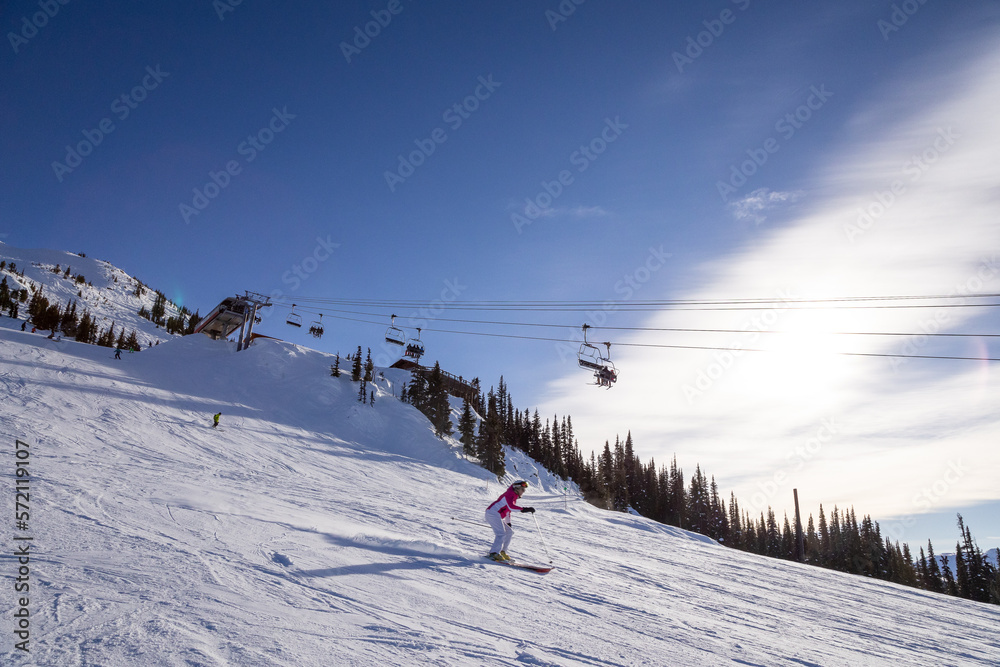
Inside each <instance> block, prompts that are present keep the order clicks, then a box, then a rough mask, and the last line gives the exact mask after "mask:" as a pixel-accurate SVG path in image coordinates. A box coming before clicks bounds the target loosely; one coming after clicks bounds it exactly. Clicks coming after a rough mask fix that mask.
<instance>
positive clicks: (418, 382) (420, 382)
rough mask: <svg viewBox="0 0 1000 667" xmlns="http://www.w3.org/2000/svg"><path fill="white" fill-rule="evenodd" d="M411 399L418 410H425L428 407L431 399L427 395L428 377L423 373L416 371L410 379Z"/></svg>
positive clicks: (411, 402) (411, 403)
mask: <svg viewBox="0 0 1000 667" xmlns="http://www.w3.org/2000/svg"><path fill="white" fill-rule="evenodd" d="M409 400H410V405H412V406H413V407H415V408H416V409H417V410H420V411H421V412H424V411H425V410H426V409H427V402H428V400H429V398H428V395H427V378H425V377H424V375H423V374H422V373H418V372H415V373H413V375H412V377H411V379H410V390H409Z"/></svg>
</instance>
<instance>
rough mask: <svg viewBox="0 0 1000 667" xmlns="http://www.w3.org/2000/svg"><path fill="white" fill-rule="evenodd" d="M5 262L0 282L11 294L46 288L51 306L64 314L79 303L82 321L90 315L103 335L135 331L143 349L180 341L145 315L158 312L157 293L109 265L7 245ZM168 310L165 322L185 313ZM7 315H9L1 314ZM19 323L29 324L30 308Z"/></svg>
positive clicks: (1, 256) (2, 248)
mask: <svg viewBox="0 0 1000 667" xmlns="http://www.w3.org/2000/svg"><path fill="white" fill-rule="evenodd" d="M0 261H2V262H5V266H4V268H3V269H2V271H0V277H5V278H6V279H7V285H8V288H9V289H10V290H12V291H13V290H20V289H26V290H28V291H29V293H30V292H31V289H32V288H36V289H37V288H39V287H40V288H42V289H43V292H42V293H43V295H44V296H45V297H46V298H47V299H48V300H49V301H50V303H53V304H58V305H59V307H60V309H61V308H63V307H64V306H65V305H66V304H68V303H70V302H71V301H73V300H75V301H76V302H77V314H78V315H82V314H83V311H84V309H88V310H89V311H90V313H91V316H92V317H94V318H95V319H96V322H97V327H98V329H100V330H104V329H106V328H107V327H108V326H110V325H111V324H112V323H114V325H115V331H116V332H117V331H120V330H121V329H122V327H124V328H125V331H126V333H128V332H131V331H132V330H135V331H136V332H137V335H138V339H139V342H140V343H141V345H142V347H143V348H148V347H149V346H150V345H156V344H157V343H160V342H163V341H166V340H169V339H170V338H173V337H174V336H173V335H172V334H168V333H167V332H166V331H165V330H164V328H163V327H162V326H158V325H157V324H154V323H153V322H151V321H150V320H149V319H146V318H144V317H141V316H140V315H139V312H140V310H142V309H145V310H146V311H147V312H151V311H152V308H153V305H154V303H155V302H156V297H157V294H156V291H155V288H154V287H150V286H145V285H143V284H142V283H141V281H140V280H139V279H137V278H135V277H133V276H130V275H128V274H127V273H125V272H124V271H122V270H121V269H119V268H117V267H115V266H113V265H112V264H110V263H108V262H106V261H103V260H99V259H93V258H90V257H83V256H81V255H77V254H74V253H71V252H64V251H60V250H39V249H33V250H25V249H22V248H15V247H13V246H9V245H7V244H5V243H2V242H0ZM12 265H13V267H14V269H13V270H12V269H11V266H12ZM56 268H58V273H56V272H55V270H56ZM67 271H68V272H69V273H68V275H67ZM22 274H23V276H22ZM164 306H165V311H166V312H165V314H164V318H169V317H176V316H177V315H178V314H179V313H180V309H179V308H178V307H177V306H176V305H174V304H173V303H170V302H169V301H167V302H166V303H165V304H164ZM7 314H8V313H7V312H6V310H4V311H3V312H2V313H0V315H3V316H6V315H7ZM18 317H19V319H21V320H24V319H26V318H27V304H26V303H25V304H21V305H20V308H19V315H18Z"/></svg>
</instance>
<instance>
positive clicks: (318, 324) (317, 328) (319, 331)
mask: <svg viewBox="0 0 1000 667" xmlns="http://www.w3.org/2000/svg"><path fill="white" fill-rule="evenodd" d="M309 333H311V334H312V335H313V336H315V337H316V338H322V337H323V314H322V313H320V316H319V320H317V321H315V322H313V323H312V324H310V325H309Z"/></svg>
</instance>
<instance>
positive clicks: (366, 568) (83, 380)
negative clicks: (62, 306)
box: [0, 318, 1000, 667]
mask: <svg viewBox="0 0 1000 667" xmlns="http://www.w3.org/2000/svg"><path fill="white" fill-rule="evenodd" d="M19 324H20V323H19V322H14V321H12V320H10V319H9V318H0V382H2V391H3V403H2V408H0V446H2V447H3V448H4V449H5V451H6V455H5V456H4V457H3V460H4V461H6V463H5V464H4V466H3V470H2V474H3V480H4V482H3V483H4V487H5V489H6V491H5V493H4V495H5V497H6V498H7V500H6V501H5V507H6V509H5V510H4V516H5V519H4V520H3V522H2V524H0V525H2V526H3V529H4V530H3V533H4V535H5V538H4V542H5V547H4V548H3V550H2V552H3V554H4V555H3V557H2V558H0V571H2V572H0V573H2V577H3V580H4V581H5V582H6V583H5V584H4V585H3V587H2V592H0V600H2V602H0V605H2V607H0V608H3V609H5V610H6V611H5V612H4V613H3V621H2V624H0V638H2V642H3V643H2V645H0V646H2V648H0V663H2V664H3V665H44V666H45V667H53V666H56V665H102V666H105V667H115V666H125V665H128V666H133V665H287V666H289V667H293V666H294V667H302V666H304V665H323V666H328V665H382V666H389V665H449V666H452V665H511V664H521V665H730V664H736V665H768V666H771V665H796V666H801V665H852V666H853V665H896V666H899V665H997V664H998V663H1000V632H998V628H1000V607H995V606H988V605H982V604H976V603H972V602H968V601H964V600H958V599H955V598H949V597H945V596H939V595H934V594H930V593H926V592H921V591H917V590H913V589H908V588H905V587H901V586H896V585H893V584H888V583H883V582H879V581H872V580H866V579H862V578H859V577H852V576H848V575H844V574H840V573H836V572H830V571H826V570H822V569H818V568H813V567H806V566H801V565H798V564H794V563H788V562H783V561H777V560H770V559H767V558H762V557H758V556H754V555H750V554H745V553H741V552H738V551H735V550H731V549H727V548H724V547H721V546H719V545H716V544H714V543H711V542H710V541H707V540H705V539H704V538H702V537H700V536H697V535H693V534H691V533H687V532H684V531H681V530H677V529H673V528H670V527H667V526H663V525H660V524H657V523H654V522H652V521H649V520H646V519H643V518H641V517H636V516H630V515H626V514H620V513H612V512H607V511H602V510H598V509H596V508H594V507H591V506H589V505H587V504H586V503H584V502H583V501H582V500H581V499H580V498H579V496H578V495H577V493H576V490H575V489H574V488H572V487H569V488H568V489H567V488H566V486H567V485H565V484H564V483H562V482H560V481H559V480H556V479H555V478H553V477H551V476H550V475H549V474H548V473H546V472H545V471H544V470H542V469H540V468H539V467H538V466H536V465H535V464H534V463H533V462H532V461H530V460H529V459H527V458H525V457H524V456H523V455H520V454H518V453H513V452H508V465H509V471H510V473H511V474H510V476H508V478H507V479H506V481H507V482H509V481H510V480H512V479H514V477H515V476H516V477H524V478H526V479H528V481H529V482H530V483H531V488H530V489H529V491H528V493H527V495H526V496H525V498H524V499H523V502H525V503H526V504H529V505H532V506H534V507H536V508H537V510H538V512H537V514H536V515H535V518H537V520H538V525H539V526H541V531H542V533H541V534H539V532H538V530H537V528H536V526H535V521H534V520H533V518H532V517H531V516H530V515H522V514H516V515H515V516H514V526H515V528H516V531H517V532H516V535H515V538H514V542H513V545H512V547H511V552H512V553H513V554H514V555H515V556H516V557H517V558H518V559H521V560H524V561H531V562H537V563H547V562H548V561H549V558H550V556H551V560H552V561H553V562H554V565H555V569H554V570H553V571H552V572H551V573H549V574H545V575H540V574H536V573H534V572H530V571H524V570H517V569H514V568H509V567H505V566H502V565H499V564H495V563H491V562H489V561H487V560H486V559H485V558H484V557H483V556H484V554H485V552H486V550H487V548H488V546H489V542H490V539H491V536H492V534H491V532H490V530H489V528H488V527H487V526H486V525H485V524H484V523H483V520H482V512H483V509H484V508H485V506H486V505H487V504H489V502H491V501H492V500H494V499H495V498H496V497H497V496H498V495H499V494H500V492H501V491H502V486H501V485H500V484H499V483H498V482H497V481H496V480H495V479H492V480H491V479H490V475H489V474H488V473H486V472H485V471H484V470H483V469H481V468H479V467H478V466H477V465H476V464H474V463H472V462H468V461H466V460H464V459H463V458H462V456H461V453H460V448H459V447H458V445H457V443H456V442H455V441H453V440H448V441H444V442H442V441H441V440H439V439H437V438H435V437H434V434H433V432H432V430H431V427H430V424H429V423H428V422H427V421H426V420H425V419H424V417H423V416H422V415H420V414H419V413H418V412H417V411H416V410H414V409H413V408H411V407H410V406H408V405H405V404H402V403H400V402H399V401H398V400H396V399H395V398H393V396H392V394H393V392H395V393H396V394H398V393H399V387H400V383H401V382H402V380H403V379H404V375H405V374H402V373H400V372H398V371H386V373H385V379H384V380H380V381H379V382H377V383H376V384H377V389H376V392H377V393H376V400H375V405H374V406H369V405H362V404H360V403H358V402H357V385H356V384H352V383H351V382H350V381H349V379H348V378H347V377H341V378H339V379H336V378H333V377H330V365H331V363H332V358H331V357H330V356H329V355H325V354H322V353H319V352H315V351H311V350H307V349H304V348H301V347H297V346H294V345H291V344H287V343H282V342H277V341H259V342H257V343H256V344H255V345H254V346H253V347H252V348H251V349H249V350H247V351H244V352H238V353H237V352H235V351H234V347H233V345H232V344H231V343H227V342H218V341H210V340H208V339H207V338H206V337H204V336H200V335H197V336H188V337H185V338H179V339H174V340H171V341H168V342H166V343H163V344H161V345H158V346H156V347H154V348H153V349H149V350H146V351H143V352H141V353H137V354H127V353H126V354H124V355H123V358H122V359H121V360H115V359H113V355H112V351H111V350H109V349H107V348H100V347H95V346H89V345H83V344H79V343H75V342H70V341H62V342H56V341H52V340H46V338H45V337H44V336H42V335H38V334H36V335H32V334H30V333H22V332H21V331H20V330H19ZM15 325H17V329H15V328H14V327H15ZM219 411H221V412H222V421H221V426H220V428H219V429H218V430H213V429H212V428H211V416H212V414H213V413H215V412H219ZM455 421H456V422H457V417H456V419H455ZM16 439H20V440H22V441H25V442H27V443H29V447H30V452H31V454H30V456H31V458H30V464H29V465H30V470H31V478H30V526H29V528H28V530H27V531H22V530H17V529H16V528H15V521H14V511H15V507H14V486H15V478H14V470H15V440H16ZM514 466H516V471H515V469H514ZM456 519H461V521H458V520H456ZM25 535H30V536H32V537H34V541H33V542H32V543H31V545H32V546H31V561H30V575H29V576H30V592H29V598H30V601H29V607H28V608H29V611H30V644H29V645H30V649H31V652H30V654H24V653H23V652H22V651H19V650H17V649H15V648H14V646H15V643H16V642H17V641H19V639H18V638H17V637H16V635H15V629H16V628H15V624H14V623H15V619H14V616H13V614H14V610H15V608H18V607H19V604H20V603H19V602H18V598H19V597H21V596H23V595H24V593H15V591H14V579H15V577H16V576H17V575H18V570H19V567H20V566H19V564H18V562H17V559H16V557H14V556H13V553H14V550H15V546H14V545H15V544H18V543H15V541H14V539H13V538H14V537H15V536H25Z"/></svg>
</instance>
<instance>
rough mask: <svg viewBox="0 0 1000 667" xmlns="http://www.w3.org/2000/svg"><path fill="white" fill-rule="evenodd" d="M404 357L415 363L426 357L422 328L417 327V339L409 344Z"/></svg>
mask: <svg viewBox="0 0 1000 667" xmlns="http://www.w3.org/2000/svg"><path fill="white" fill-rule="evenodd" d="M403 355H404V356H407V357H410V358H411V359H413V360H414V361H420V357H422V356H424V344H423V342H421V340H420V327H417V337H416V338H411V339H410V341H409V342H408V343H407V345H406V350H405V351H404V352H403Z"/></svg>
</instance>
